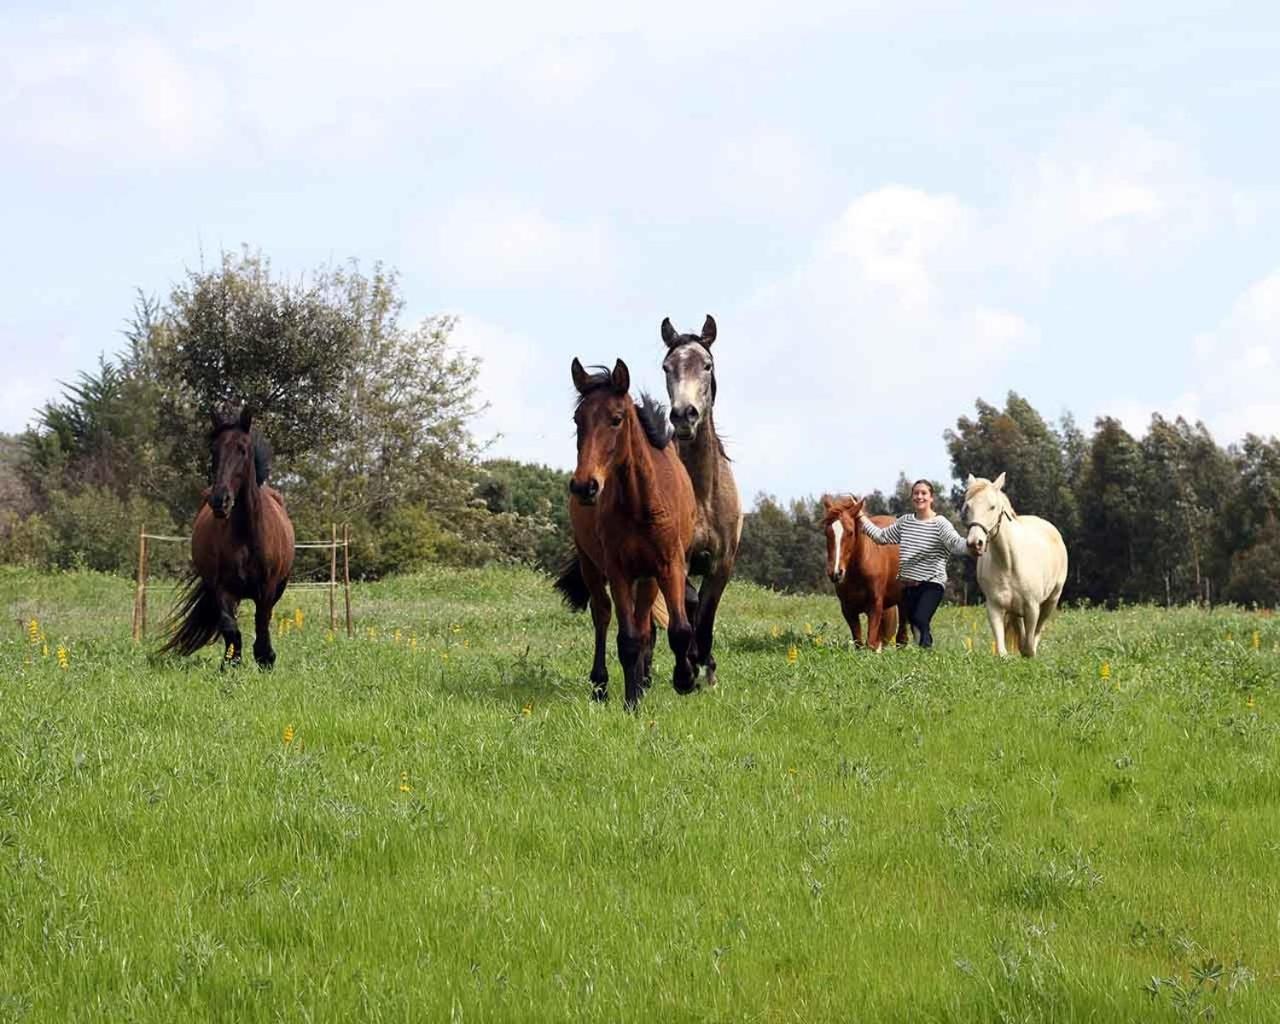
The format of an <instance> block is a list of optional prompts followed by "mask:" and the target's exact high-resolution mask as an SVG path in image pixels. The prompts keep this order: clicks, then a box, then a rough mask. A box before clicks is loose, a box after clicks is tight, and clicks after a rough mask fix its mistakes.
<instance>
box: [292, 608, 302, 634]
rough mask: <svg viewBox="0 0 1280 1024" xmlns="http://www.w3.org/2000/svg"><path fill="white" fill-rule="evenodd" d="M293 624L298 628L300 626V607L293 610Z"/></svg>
mask: <svg viewBox="0 0 1280 1024" xmlns="http://www.w3.org/2000/svg"><path fill="white" fill-rule="evenodd" d="M293 624H294V625H295V626H297V627H298V628H299V629H301V628H302V609H301V608H295V609H294V610H293Z"/></svg>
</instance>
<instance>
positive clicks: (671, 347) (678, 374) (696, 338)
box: [662, 315, 742, 686]
mask: <svg viewBox="0 0 1280 1024" xmlns="http://www.w3.org/2000/svg"><path fill="white" fill-rule="evenodd" d="M662 340H663V341H664V342H665V343H666V346H667V357H666V358H665V359H664V360H663V361H662V370H663V373H665V374H666V378H667V396H668V397H669V398H670V399H671V424H672V426H674V427H675V432H676V446H677V447H678V448H679V450H680V461H681V462H683V463H684V467H685V469H687V470H688V471H689V479H690V480H691V481H692V482H693V494H694V499H695V501H696V502H697V506H698V508H697V517H696V519H695V521H694V528H693V543H692V544H691V545H690V548H689V574H690V575H692V576H701V577H702V586H701V587H700V588H699V589H698V593H697V604H696V607H694V608H692V609H691V610H690V614H689V617H690V618H691V619H692V620H693V621H694V623H695V626H694V648H695V650H696V652H697V653H696V654H695V659H696V661H697V663H698V664H699V665H701V666H704V667H705V668H706V672H707V685H708V686H715V685H716V659H715V658H714V657H712V654H711V644H712V639H713V635H714V632H715V625H716V610H717V609H718V608H719V607H720V598H721V596H722V595H723V594H724V588H725V587H726V586H728V585H729V577H730V576H732V575H733V565H734V563H735V562H736V561H737V560H738V543H739V541H741V539H742V504H741V502H740V501H739V500H738V485H737V483H736V482H735V481H734V479H733V467H732V465H731V464H730V463H729V456H728V455H726V454H725V450H724V443H723V442H722V441H721V440H720V435H719V434H717V433H716V425H715V419H714V413H715V403H716V369H715V362H714V361H713V359H712V358H711V346H712V344H713V343H714V342H715V340H716V322H715V320H713V319H712V318H711V316H710V315H708V316H707V318H706V320H705V321H704V322H703V324H702V333H701V334H679V333H677V332H676V329H675V328H674V327H672V326H671V321H670V320H669V319H668V320H663V321H662Z"/></svg>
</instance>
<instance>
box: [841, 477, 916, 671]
mask: <svg viewBox="0 0 1280 1024" xmlns="http://www.w3.org/2000/svg"><path fill="white" fill-rule="evenodd" d="M864 505H865V502H864V501H859V500H857V499H856V498H852V497H844V498H833V497H832V496H831V495H829V494H824V495H823V496H822V509H823V511H822V527H823V530H824V531H825V532H826V535H827V576H828V578H829V579H830V580H831V582H832V583H834V584H835V585H836V596H837V597H839V598H840V611H841V612H843V613H844V618H845V621H846V622H847V623H849V629H850V631H852V633H853V643H854V646H855V647H861V646H862V619H861V616H862V615H863V614H865V615H866V616H867V644H868V646H870V647H871V649H872V650H875V651H879V650H880V649H881V647H882V645H884V644H887V643H890V642H892V641H895V640H896V643H897V644H898V646H899V647H903V646H905V645H906V643H907V617H906V616H905V615H903V614H901V609H900V605H901V602H902V581H901V580H899V579H898V557H899V554H898V545H897V544H884V545H881V544H873V543H871V540H870V539H869V538H868V537H865V536H864V535H863V533H862V530H861V528H860V527H859V525H858V515H859V514H860V513H861V512H862V509H863V506H864ZM870 518H871V521H872V522H873V523H875V524H876V525H877V526H891V525H893V522H894V519H893V516H871V517H870ZM895 633H896V637H895Z"/></svg>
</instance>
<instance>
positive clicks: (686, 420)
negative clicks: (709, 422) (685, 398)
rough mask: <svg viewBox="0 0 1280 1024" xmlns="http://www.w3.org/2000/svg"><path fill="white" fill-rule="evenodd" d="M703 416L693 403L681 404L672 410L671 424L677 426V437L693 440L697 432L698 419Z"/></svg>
mask: <svg viewBox="0 0 1280 1024" xmlns="http://www.w3.org/2000/svg"><path fill="white" fill-rule="evenodd" d="M701 418H702V417H701V416H700V415H699V414H698V410H697V409H695V408H694V407H693V406H692V405H685V406H681V407H680V408H679V409H676V408H673V409H672V410H671V426H672V427H674V428H675V433H676V438H677V439H679V440H681V441H691V440H693V435H694V434H695V433H697V430H698V421H699V420H700V419H701Z"/></svg>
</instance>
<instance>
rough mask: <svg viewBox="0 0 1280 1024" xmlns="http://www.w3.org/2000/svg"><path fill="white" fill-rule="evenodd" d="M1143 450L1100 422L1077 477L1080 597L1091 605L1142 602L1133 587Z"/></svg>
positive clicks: (1141, 520) (1142, 506) (1113, 424)
mask: <svg viewBox="0 0 1280 1024" xmlns="http://www.w3.org/2000/svg"><path fill="white" fill-rule="evenodd" d="M1142 484H1143V462H1142V450H1141V448H1140V447H1139V446H1138V442H1137V441H1135V440H1134V439H1133V438H1132V437H1131V436H1130V435H1129V433H1128V431H1126V430H1125V429H1124V427H1123V426H1122V425H1121V423H1120V421H1119V420H1116V419H1112V418H1111V417H1104V418H1102V419H1099V420H1098V422H1097V430H1096V431H1095V433H1094V435H1093V439H1092V441H1091V442H1090V444H1089V454H1088V457H1087V459H1086V461H1085V465H1084V468H1083V472H1082V476H1081V487H1082V493H1083V495H1084V497H1083V498H1082V502H1081V506H1082V507H1081V510H1080V511H1081V517H1080V533H1079V543H1078V544H1077V545H1076V547H1075V552H1074V557H1075V558H1076V559H1078V560H1079V562H1080V566H1081V571H1080V576H1079V578H1080V579H1081V580H1082V581H1083V583H1082V586H1081V590H1082V591H1083V593H1084V595H1085V596H1087V597H1089V598H1090V599H1092V600H1095V601H1114V600H1116V599H1117V598H1125V599H1128V600H1133V599H1135V598H1139V597H1142V596H1144V595H1143V591H1142V590H1141V589H1140V587H1139V586H1138V585H1137V580H1136V577H1137V573H1138V546H1139V543H1140V537H1141V535H1142V533H1143V531H1144V529H1145V527H1146V520H1147V515H1146V509H1147V504H1148V503H1147V501H1146V499H1145V498H1144V496H1143V492H1142Z"/></svg>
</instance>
